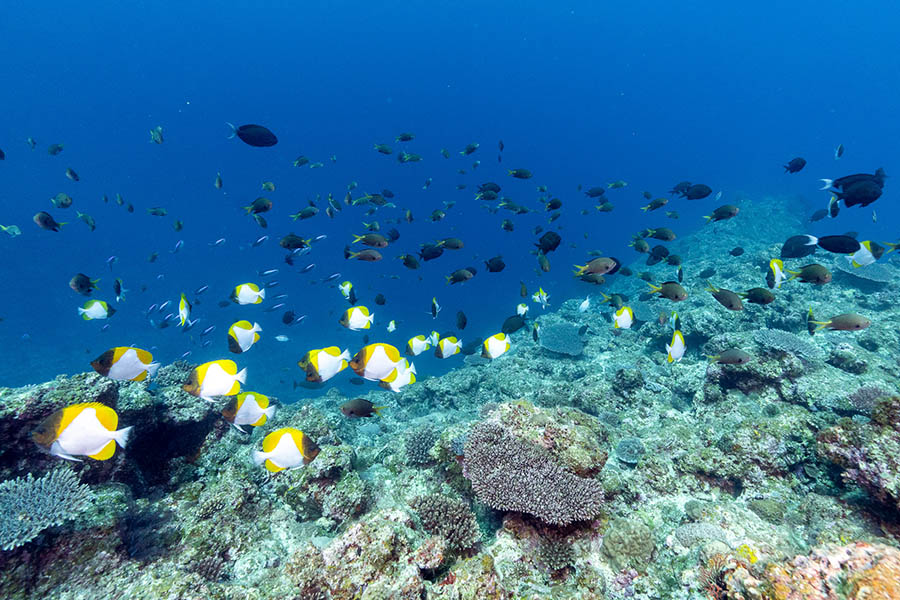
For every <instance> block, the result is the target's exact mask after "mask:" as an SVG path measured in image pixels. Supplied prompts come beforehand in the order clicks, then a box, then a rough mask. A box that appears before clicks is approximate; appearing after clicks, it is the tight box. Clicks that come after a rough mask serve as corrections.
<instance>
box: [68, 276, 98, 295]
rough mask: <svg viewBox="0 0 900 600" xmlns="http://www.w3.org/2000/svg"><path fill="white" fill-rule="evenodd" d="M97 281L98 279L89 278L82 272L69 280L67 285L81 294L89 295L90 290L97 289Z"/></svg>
mask: <svg viewBox="0 0 900 600" xmlns="http://www.w3.org/2000/svg"><path fill="white" fill-rule="evenodd" d="M99 281H100V280H99V279H91V278H90V277H88V276H87V275H85V274H84V273H78V274H76V275H75V276H74V277H72V279H70V280H69V287H70V288H72V290H73V291H75V292H77V293H79V294H81V295H82V296H90V295H91V292H93V291H94V290H95V289H98V288H97V283H99Z"/></svg>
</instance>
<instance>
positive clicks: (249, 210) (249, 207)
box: [241, 205, 253, 215]
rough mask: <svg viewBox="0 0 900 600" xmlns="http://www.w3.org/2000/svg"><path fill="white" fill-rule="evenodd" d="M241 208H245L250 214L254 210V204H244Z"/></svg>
mask: <svg viewBox="0 0 900 600" xmlns="http://www.w3.org/2000/svg"><path fill="white" fill-rule="evenodd" d="M241 208H243V209H244V210H245V211H246V213H247V214H248V215H249V214H250V212H251V211H252V210H253V206H252V205H250V206H242V207H241Z"/></svg>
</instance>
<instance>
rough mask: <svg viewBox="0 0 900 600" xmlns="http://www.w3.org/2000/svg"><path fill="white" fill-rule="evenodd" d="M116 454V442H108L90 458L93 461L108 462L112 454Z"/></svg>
mask: <svg viewBox="0 0 900 600" xmlns="http://www.w3.org/2000/svg"><path fill="white" fill-rule="evenodd" d="M115 453H116V442H115V440H109V442H108V443H107V444H106V445H105V446H103V448H102V449H101V450H100V452H98V453H97V454H91V455H90V457H91V458H93V459H95V460H108V459H110V458H112V456H113V454H115Z"/></svg>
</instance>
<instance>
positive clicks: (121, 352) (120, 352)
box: [110, 346, 131, 365]
mask: <svg viewBox="0 0 900 600" xmlns="http://www.w3.org/2000/svg"><path fill="white" fill-rule="evenodd" d="M129 350H131V348H128V347H127V346H119V347H118V348H113V355H112V361H111V362H110V364H111V365H114V364H116V363H117V362H119V361H120V360H121V359H122V357H123V356H125V353H126V352H128V351H129Z"/></svg>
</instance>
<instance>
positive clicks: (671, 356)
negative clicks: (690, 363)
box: [666, 329, 687, 363]
mask: <svg viewBox="0 0 900 600" xmlns="http://www.w3.org/2000/svg"><path fill="white" fill-rule="evenodd" d="M686 348H687V347H686V346H685V345H684V336H683V335H681V331H680V330H678V329H676V330H675V331H674V332H673V333H672V343H671V344H666V360H668V361H669V362H670V363H672V362H678V361H680V360H681V357H683V356H684V351H685V350H686Z"/></svg>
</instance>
